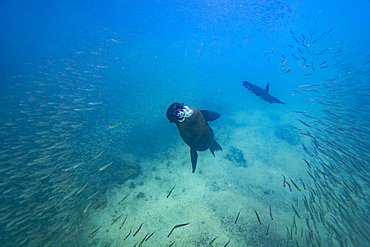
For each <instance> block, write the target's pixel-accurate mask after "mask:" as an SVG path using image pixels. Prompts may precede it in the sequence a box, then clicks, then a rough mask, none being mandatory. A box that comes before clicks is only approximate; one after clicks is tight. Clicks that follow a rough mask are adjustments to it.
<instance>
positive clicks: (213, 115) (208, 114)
mask: <svg viewBox="0 0 370 247" xmlns="http://www.w3.org/2000/svg"><path fill="white" fill-rule="evenodd" d="M201 112H202V114H203V117H204V119H205V120H206V121H214V120H216V119H217V118H219V117H220V116H221V114H219V113H217V112H214V111H209V110H201Z"/></svg>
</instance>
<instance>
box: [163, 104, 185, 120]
mask: <svg viewBox="0 0 370 247" xmlns="http://www.w3.org/2000/svg"><path fill="white" fill-rule="evenodd" d="M182 109H184V103H182V104H181V103H177V102H175V103H173V104H171V105H170V106H169V107H168V109H167V118H168V120H169V121H170V123H176V122H178V120H179V117H180V118H182V117H183V116H181V112H182Z"/></svg>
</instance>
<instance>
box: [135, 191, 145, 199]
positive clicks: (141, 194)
mask: <svg viewBox="0 0 370 247" xmlns="http://www.w3.org/2000/svg"><path fill="white" fill-rule="evenodd" d="M144 197H145V194H144V193H143V192H140V193H139V194H137V196H136V198H144Z"/></svg>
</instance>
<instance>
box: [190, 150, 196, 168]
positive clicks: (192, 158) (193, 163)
mask: <svg viewBox="0 0 370 247" xmlns="http://www.w3.org/2000/svg"><path fill="white" fill-rule="evenodd" d="M190 157H191V165H192V167H193V173H194V172H195V168H197V159H198V154H197V150H195V149H194V148H190Z"/></svg>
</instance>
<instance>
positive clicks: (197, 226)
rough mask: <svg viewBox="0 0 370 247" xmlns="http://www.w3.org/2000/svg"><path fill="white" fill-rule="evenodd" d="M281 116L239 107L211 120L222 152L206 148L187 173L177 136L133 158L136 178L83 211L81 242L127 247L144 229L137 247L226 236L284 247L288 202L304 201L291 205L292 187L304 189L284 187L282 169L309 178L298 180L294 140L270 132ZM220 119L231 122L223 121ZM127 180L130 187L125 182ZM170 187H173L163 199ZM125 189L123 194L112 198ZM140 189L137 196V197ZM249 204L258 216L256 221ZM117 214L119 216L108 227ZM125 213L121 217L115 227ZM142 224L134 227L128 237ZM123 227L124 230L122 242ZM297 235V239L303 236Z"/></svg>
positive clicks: (298, 151)
mask: <svg viewBox="0 0 370 247" xmlns="http://www.w3.org/2000/svg"><path fill="white" fill-rule="evenodd" d="M266 106H268V104H267V105H266ZM284 111H285V110H284ZM280 114H281V112H280V111H279V110H277V111H276V113H275V114H271V112H267V113H266V112H264V111H262V110H261V111H253V112H252V110H245V111H244V112H239V113H236V114H234V115H229V116H227V117H225V116H222V117H221V118H220V119H218V120H216V121H214V122H210V123H209V124H210V126H211V127H212V128H213V130H214V132H215V139H216V140H217V141H218V142H219V143H220V145H221V146H222V148H223V151H221V152H217V153H216V157H213V156H212V154H211V153H210V152H209V151H208V150H207V151H205V152H198V164H197V169H196V172H195V173H194V174H193V173H192V172H191V162H190V154H189V147H188V146H187V145H186V144H185V143H184V142H183V141H182V140H181V138H180V135H179V137H178V142H177V143H174V147H173V148H172V149H170V150H168V151H167V152H166V153H157V154H153V156H152V157H151V158H150V159H140V164H141V167H142V174H141V175H140V176H139V177H137V178H136V179H135V180H128V181H126V183H125V184H124V185H123V186H122V187H121V188H113V189H112V190H111V191H109V192H108V193H107V194H106V199H107V205H106V207H105V208H103V209H101V210H98V211H95V212H91V211H90V214H91V215H90V217H89V218H88V220H87V221H86V222H85V227H86V231H85V234H86V236H84V237H83V239H86V245H91V246H105V245H107V246H109V245H110V246H134V245H135V243H137V246H138V245H139V243H140V242H141V240H142V239H143V238H144V237H145V235H146V234H147V233H149V234H150V233H152V232H153V231H155V233H154V235H153V236H152V237H151V238H150V239H149V240H148V241H145V242H144V243H143V244H142V246H168V245H170V244H171V243H172V242H175V243H174V245H173V246H208V245H209V243H210V242H211V240H213V239H214V238H215V237H217V239H216V240H215V241H214V242H213V243H212V245H213V246H225V244H226V243H227V242H228V241H229V240H230V243H229V245H228V246H286V245H287V239H288V237H287V227H288V228H289V229H291V225H292V222H293V217H294V214H295V213H294V211H293V209H292V202H293V204H294V205H295V207H296V208H297V209H298V211H299V209H300V207H304V206H303V203H300V204H298V206H297V205H296V204H295V202H296V201H297V200H298V199H297V198H298V193H304V192H299V191H298V190H297V189H295V188H294V187H293V185H292V187H293V188H292V190H293V191H292V192H290V191H289V189H288V187H284V186H283V177H282V174H284V175H285V176H286V177H287V179H289V178H292V179H293V180H295V181H296V183H297V184H299V185H300V186H301V187H302V184H301V183H300V182H299V179H300V178H302V179H303V180H304V181H305V182H306V186H308V185H309V183H310V181H309V179H306V180H305V178H306V176H307V173H306V170H307V167H306V165H305V164H304V162H303V160H302V157H304V151H303V150H302V146H301V144H300V143H301V141H299V144H297V145H291V144H289V143H288V142H287V141H286V140H282V139H279V138H277V137H276V136H275V134H274V131H275V130H276V128H279V126H286V125H288V124H290V123H291V119H289V118H290V116H289V114H285V115H282V116H280ZM217 122H218V123H217ZM227 122H229V123H230V122H232V123H233V125H227V124H225V123H227ZM172 127H174V126H172ZM176 132H177V130H176ZM292 133H293V136H294V135H296V137H298V138H300V134H299V132H296V134H294V131H293V130H292ZM177 134H178V133H177ZM232 148H236V149H239V150H242V152H243V154H244V158H245V159H246V161H247V164H246V166H245V167H243V165H240V164H237V163H236V162H232V161H229V160H228V159H226V155H227V154H228V153H230V150H231V149H232ZM126 159H127V157H126ZM132 184H134V185H135V187H134V188H130V185H132ZM174 185H176V187H175V188H174V190H173V191H172V193H171V195H170V196H169V198H167V194H168V193H169V191H170V190H171V188H172V187H173V186H174ZM131 187H132V186H131ZM302 190H303V188H302ZM128 193H130V194H129V196H128V197H127V198H126V199H125V200H124V201H123V202H122V203H121V204H119V202H120V201H121V200H122V199H123V198H124V197H125V196H126V195H127V194H128ZM141 193H143V194H144V197H140V195H142V194H141ZM270 206H271V208H272V215H273V220H271V218H270V211H269V207H270ZM92 210H95V209H92ZM254 210H256V211H257V212H258V214H259V216H260V219H261V223H262V224H261V225H260V224H259V222H258V220H257V217H256V215H255V212H254ZM239 211H240V216H239V219H238V222H237V224H235V223H234V222H235V219H236V216H237V214H238V212H239ZM121 214H123V215H122V217H121V218H120V219H119V220H117V222H116V223H114V224H113V225H111V224H112V222H113V220H114V219H116V218H117V217H118V216H120V215H121ZM126 215H128V217H127V220H126V222H125V224H124V225H123V227H122V229H119V228H120V226H121V224H122V222H123V220H124V218H125V217H126ZM296 221H297V226H298V233H297V234H298V235H301V234H302V232H300V231H301V226H303V224H305V220H304V217H301V218H300V219H298V218H296ZM142 223H143V225H142V228H141V230H140V231H139V233H138V234H137V235H136V236H135V237H133V233H134V232H136V230H137V229H138V228H139V226H140V224H142ZM183 223H190V224H189V225H187V226H184V227H180V228H177V229H175V230H174V232H173V233H172V235H171V236H170V237H167V235H168V234H169V232H170V231H171V229H172V227H173V226H175V225H178V224H183ZM269 224H270V229H269V235H268V236H267V235H266V231H267V227H268V225H269ZM98 227H101V228H100V229H99V231H98V232H97V233H96V235H95V236H93V237H92V238H91V239H89V240H88V236H89V235H90V233H91V232H93V231H94V230H95V229H96V228H98ZM306 228H307V227H306ZM306 228H305V229H306ZM130 230H131V234H130V236H129V237H128V238H127V239H126V240H124V238H125V237H126V236H127V234H128V233H129V231H130ZM304 234H305V233H303V237H301V241H303V240H304V239H305V235H304ZM302 243H303V242H302Z"/></svg>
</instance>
